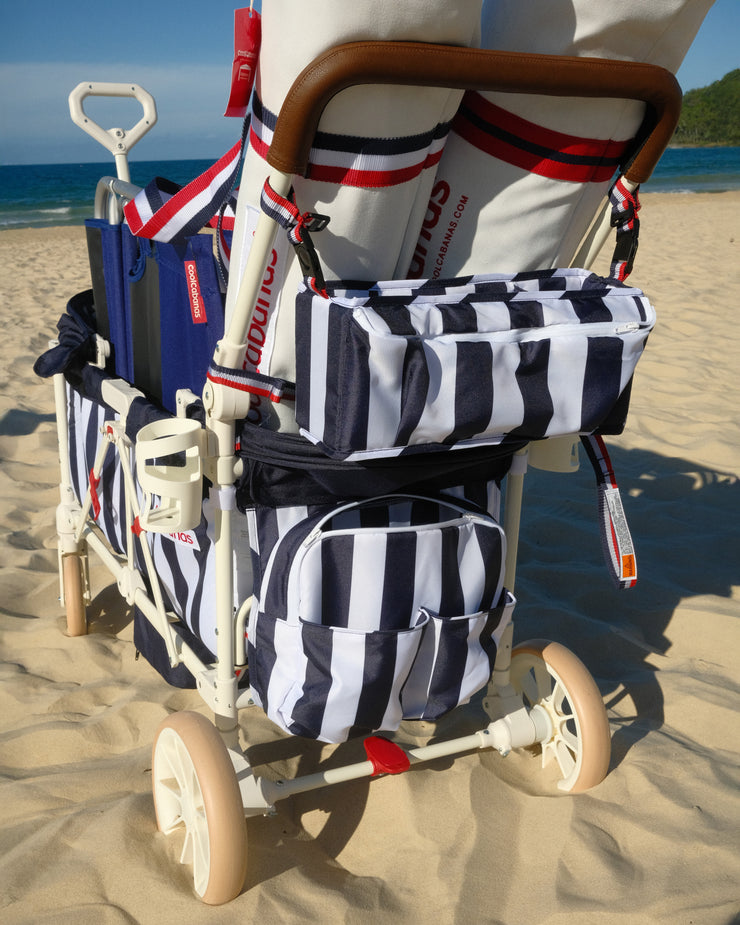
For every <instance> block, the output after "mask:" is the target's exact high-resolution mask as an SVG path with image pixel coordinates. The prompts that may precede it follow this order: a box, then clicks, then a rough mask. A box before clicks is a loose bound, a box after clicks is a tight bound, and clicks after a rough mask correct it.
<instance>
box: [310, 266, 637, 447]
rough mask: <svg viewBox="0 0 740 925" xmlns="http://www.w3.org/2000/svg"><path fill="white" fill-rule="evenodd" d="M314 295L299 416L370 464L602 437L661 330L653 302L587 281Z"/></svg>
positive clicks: (524, 278) (473, 280)
mask: <svg viewBox="0 0 740 925" xmlns="http://www.w3.org/2000/svg"><path fill="white" fill-rule="evenodd" d="M327 294H328V298H322V297H321V296H319V295H316V294H315V293H313V292H312V291H310V290H309V289H308V288H306V287H302V288H301V290H300V291H299V295H298V298H297V303H296V315H297V317H296V341H297V343H296V365H297V369H296V417H297V420H298V424H299V426H300V427H301V430H302V433H303V434H304V435H305V436H306V437H307V438H308V439H310V440H312V441H313V442H314V443H316V444H318V445H319V446H320V447H321V449H322V450H323V451H324V452H325V453H327V454H328V455H329V456H332V457H334V458H339V459H365V458H372V457H382V456H395V455H400V454H402V453H408V452H420V451H425V450H432V449H433V450H440V449H444V448H455V447H465V446H476V445H482V444H497V443H501V442H502V441H503V440H505V439H506V438H507V437H510V438H512V439H525V440H536V439H542V438H545V437H553V436H560V435H564V434H575V433H590V432H592V431H594V430H595V429H596V428H597V427H598V426H599V425H600V424H601V423H602V422H603V421H604V420H605V419H606V417H607V416H608V415H609V413H610V412H611V410H612V409H613V408H614V406H615V405H616V403H617V401H618V399H619V397H620V395H621V394H622V392H623V391H624V389H625V388H626V387H627V385H628V383H629V381H630V379H631V377H632V374H633V372H634V369H635V366H636V364H637V360H638V359H639V357H640V355H641V353H642V350H643V348H644V345H645V341H646V340H647V336H648V334H649V332H650V330H651V329H652V327H653V325H654V323H655V311H654V309H653V307H652V306H651V305H650V303H649V302H648V300H647V299H646V298H645V296H644V295H643V294H642V292H641V291H640V290H639V289H634V288H630V287H628V286H626V285H623V284H621V283H618V282H616V281H615V280H610V279H602V278H601V277H597V276H595V275H594V274H591V273H588V272H587V271H585V270H576V269H560V270H546V271H538V272H533V273H521V274H516V275H503V274H496V275H490V276H472V277H466V278H462V279H456V280H449V281H447V282H440V281H436V280H435V281H427V282H422V283H421V284H420V285H418V286H415V285H414V283H413V282H408V281H404V282H381V283H376V284H375V285H372V286H369V287H368V286H367V285H365V286H362V284H357V286H356V287H355V286H353V285H352V284H347V283H337V284H327Z"/></svg>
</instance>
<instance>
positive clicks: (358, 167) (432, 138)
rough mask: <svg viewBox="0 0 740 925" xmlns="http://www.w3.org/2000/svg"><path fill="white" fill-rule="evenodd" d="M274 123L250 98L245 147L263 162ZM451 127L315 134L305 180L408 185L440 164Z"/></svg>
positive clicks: (364, 186)
mask: <svg viewBox="0 0 740 925" xmlns="http://www.w3.org/2000/svg"><path fill="white" fill-rule="evenodd" d="M276 124H277V116H276V115H275V113H273V112H270V110H269V109H267V107H265V106H264V105H263V103H262V101H261V100H260V99H259V97H258V96H257V94H256V93H254V94H253V95H252V123H251V128H250V135H249V144H250V146H251V147H252V148H253V149H254V150H255V151H256V152H257V154H259V155H260V156H261V157H262V158H266V157H267V152H268V151H269V149H270V145H271V143H272V136H273V132H274V130H275V125H276ZM449 128H450V123H449V122H440V123H439V124H437V125H436V126H434V128H432V129H430V130H429V131H428V132H421V133H418V134H416V135H405V136H401V137H398V138H372V137H368V136H363V135H342V134H337V133H333V132H323V131H319V132H317V133H316V134H315V136H314V139H313V144H312V147H311V151H310V154H309V163H308V171H307V173H306V177H307V178H308V179H309V180H318V181H321V182H324V183H338V184H341V185H342V186H352V187H358V188H361V189H382V188H386V187H391V186H397V185H398V184H400V183H406V182H408V181H409V180H413V179H415V178H416V177H418V176H420V175H421V173H422V172H423V171H425V170H427V169H428V168H430V167H435V166H436V165H437V164H438V163H439V160H440V158H441V157H442V151H443V149H444V143H445V140H446V138H447V134H448V132H449Z"/></svg>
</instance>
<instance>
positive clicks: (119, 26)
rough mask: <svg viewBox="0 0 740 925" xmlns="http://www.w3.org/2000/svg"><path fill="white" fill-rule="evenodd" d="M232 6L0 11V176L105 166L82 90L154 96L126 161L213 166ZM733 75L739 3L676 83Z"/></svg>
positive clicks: (701, 39) (56, 0)
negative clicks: (79, 122) (23, 167)
mask: <svg viewBox="0 0 740 925" xmlns="http://www.w3.org/2000/svg"><path fill="white" fill-rule="evenodd" d="M265 2H267V3H269V2H270V0H265ZM294 2H297V3H299V2H304V0H294ZM347 2H370V0H347ZM615 2H619V0H615ZM244 5H245V6H246V5H247V3H246V0H245V2H244ZM259 6H260V2H259V0H258V2H256V3H255V7H256V8H259ZM234 7H235V4H234V3H226V2H224V0H176V2H175V0H125V2H123V3H113V2H111V0H33V2H21V0H0V165H5V164H55V163H56V164H59V163H75V162H79V163H87V162H105V161H106V160H107V159H108V158H109V157H110V155H108V154H107V153H106V152H105V150H104V149H103V148H102V147H101V146H100V145H99V144H98V143H97V142H95V141H94V140H93V139H92V138H90V137H88V136H87V135H85V134H84V133H83V132H82V131H81V130H80V129H79V128H77V127H76V126H75V125H73V123H72V121H71V120H70V118H69V108H68V103H67V97H68V96H69V93H70V91H71V90H72V89H74V87H75V86H76V85H77V84H78V83H80V82H81V81H83V80H84V81H90V80H92V81H96V80H97V81H125V82H133V83H138V84H140V85H141V86H142V87H144V88H146V89H147V90H148V91H149V92H150V93H151V94H152V95H153V96H154V97H155V99H156V102H157V110H158V116H159V121H158V123H157V125H156V126H155V128H154V129H153V130H152V132H151V134H150V135H148V136H147V137H146V138H145V139H144V140H142V141H141V142H140V144H139V146H138V147H136V148H134V149H133V154H132V158H131V159H132V160H165V159H180V158H212V159H213V160H215V159H216V158H218V157H219V156H220V155H221V154H223V153H224V152H225V151H227V150H228V149H229V148H230V147H231V145H232V144H233V143H234V142H235V141H236V140H237V138H238V136H239V131H240V125H239V120H237V119H229V118H224V117H223V115H222V114H223V111H224V109H225V107H226V102H227V99H228V90H229V81H230V76H231V61H232V57H233V48H234V46H233V15H234V14H233V11H234ZM737 67H740V0H715V3H714V5H713V6H712V8H711V9H710V11H709V13H708V14H707V17H706V19H705V20H704V23H703V25H702V27H701V29H700V30H699V33H698V35H697V36H696V39H695V40H694V43H693V45H692V47H691V48H690V49H689V52H688V54H687V56H686V58H685V60H684V63H683V65H682V66H681V69H680V70H679V72H678V75H677V76H678V80H679V83H680V84H681V86H682V88H683V90H684V92H685V91H686V90H690V89H692V88H694V87H701V86H706V85H707V84H710V83H712V82H713V81H715V80H719V78H720V77H722V76H724V74H726V73H727V72H728V71H730V70H733V69H734V68H737ZM111 106H113V107H115V109H108V108H106V107H111ZM86 111H87V112H88V113H89V115H90V116H92V117H93V118H95V119H97V120H98V121H100V122H101V123H103V124H104V127H105V128H111V127H113V126H116V127H118V126H120V127H123V128H129V127H131V126H133V124H134V123H135V122H137V121H138V119H139V117H140V115H141V110H140V108H139V107H138V104H136V103H134V102H133V101H131V100H116V101H113V102H110V101H105V102H104V101H101V100H98V101H96V100H88V101H87V103H86ZM109 114H110V115H109Z"/></svg>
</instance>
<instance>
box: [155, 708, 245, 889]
mask: <svg viewBox="0 0 740 925" xmlns="http://www.w3.org/2000/svg"><path fill="white" fill-rule="evenodd" d="M152 789H153V792H154V808H155V810H156V813H157V826H158V827H159V829H160V831H162V832H164V833H165V834H166V835H169V834H170V833H172V832H175V831H176V830H178V829H180V830H184V842H183V847H182V852H181V855H180V863H181V864H190V865H192V868H193V880H194V885H195V892H196V893H197V894H198V896H200V898H201V899H202V900H203V902H206V903H209V904H210V905H219V904H220V903H225V902H229V900H231V899H234V897H235V896H237V895H238V894H239V892H240V891H241V889H242V886H243V885H244V877H245V875H246V869H247V830H246V824H245V820H244V809H243V806H242V800H241V795H240V793H239V784H238V783H237V779H236V772H235V771H234V766H233V764H232V763H231V759H230V758H229V753H228V751H227V749H226V746H225V745H224V743H223V740H222V738H221V736H220V734H219V733H218V730H217V729H216V727H215V726H214V725H213V723H211V722H209V721H208V720H207V719H206V718H205V717H203V716H201V715H200V714H199V713H190V712H187V711H183V712H181V713H173V714H172V715H171V716H169V717H168V718H167V719H166V720H165V721H164V722H163V723H162V725H161V726H160V727H159V731H158V732H157V736H156V738H155V740H154V748H153V752H152Z"/></svg>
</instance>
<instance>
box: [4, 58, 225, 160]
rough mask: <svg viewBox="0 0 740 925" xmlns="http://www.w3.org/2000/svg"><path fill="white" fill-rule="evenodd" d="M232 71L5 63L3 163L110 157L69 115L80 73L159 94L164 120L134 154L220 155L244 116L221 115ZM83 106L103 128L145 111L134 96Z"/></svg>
mask: <svg viewBox="0 0 740 925" xmlns="http://www.w3.org/2000/svg"><path fill="white" fill-rule="evenodd" d="M229 76H230V73H229V70H228V68H225V67H223V66H215V65H193V66H186V67H178V68H173V67H172V66H169V67H164V66H155V65H146V64H145V65H142V64H135V65H126V64H111V63H108V62H103V63H99V64H71V63H67V62H65V63H58V64H55V63H49V62H46V63H40V64H28V63H26V64H0V87H2V88H3V90H2V96H1V97H0V123H1V124H2V132H1V134H0V163H4V164H8V163H60V162H68V161H74V160H81V161H102V160H106V159H107V157H108V156H109V155H107V154H106V152H105V151H104V149H103V148H102V147H101V146H100V145H99V144H98V143H97V142H95V141H94V140H93V139H92V138H89V137H87V136H86V135H85V134H84V133H83V132H82V130H81V129H79V128H78V127H77V126H75V125H74V124H73V123H72V121H71V119H70V116H69V107H68V102H67V99H68V96H69V93H70V92H71V91H72V90H73V89H74V87H75V86H77V84H78V83H80V81H82V80H97V81H126V82H128V81H131V82H134V83H138V84H140V85H141V86H142V87H144V88H145V89H146V90H148V91H149V92H150V93H151V94H152V96H154V98H155V100H156V103H157V111H158V124H157V125H156V126H155V127H154V129H153V130H152V131H151V134H150V135H148V136H147V137H146V139H144V140H143V141H141V142H140V145H139V147H138V148H135V149H134V155H133V156H134V158H135V159H138V160H157V159H163V158H190V157H204V158H208V157H213V158H214V159H215V158H217V157H219V156H220V155H221V154H223V153H224V151H225V150H226V149H227V148H228V147H229V146H230V145H231V144H233V142H234V141H235V140H236V139H237V138H238V135H239V131H240V125H239V122H238V120H235V119H225V118H224V117H223V116H222V113H223V111H224V108H225V106H226V101H227V98H228V80H229ZM85 109H86V112H88V113H89V114H90V115H91V116H92V117H93V118H95V119H97V120H99V121H100V122H101V124H103V127H104V128H111V127H114V126H116V127H118V126H120V127H122V128H128V127H130V126H131V125H133V124H134V123H135V122H136V121H138V119H139V117H140V113H141V110H140V108H139V106H138V104H136V103H134V102H133V101H129V100H110V101H105V103H103V101H100V100H94V99H92V98H89V99H88V100H87V101H86V103H85ZM106 123H107V124H106Z"/></svg>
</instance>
